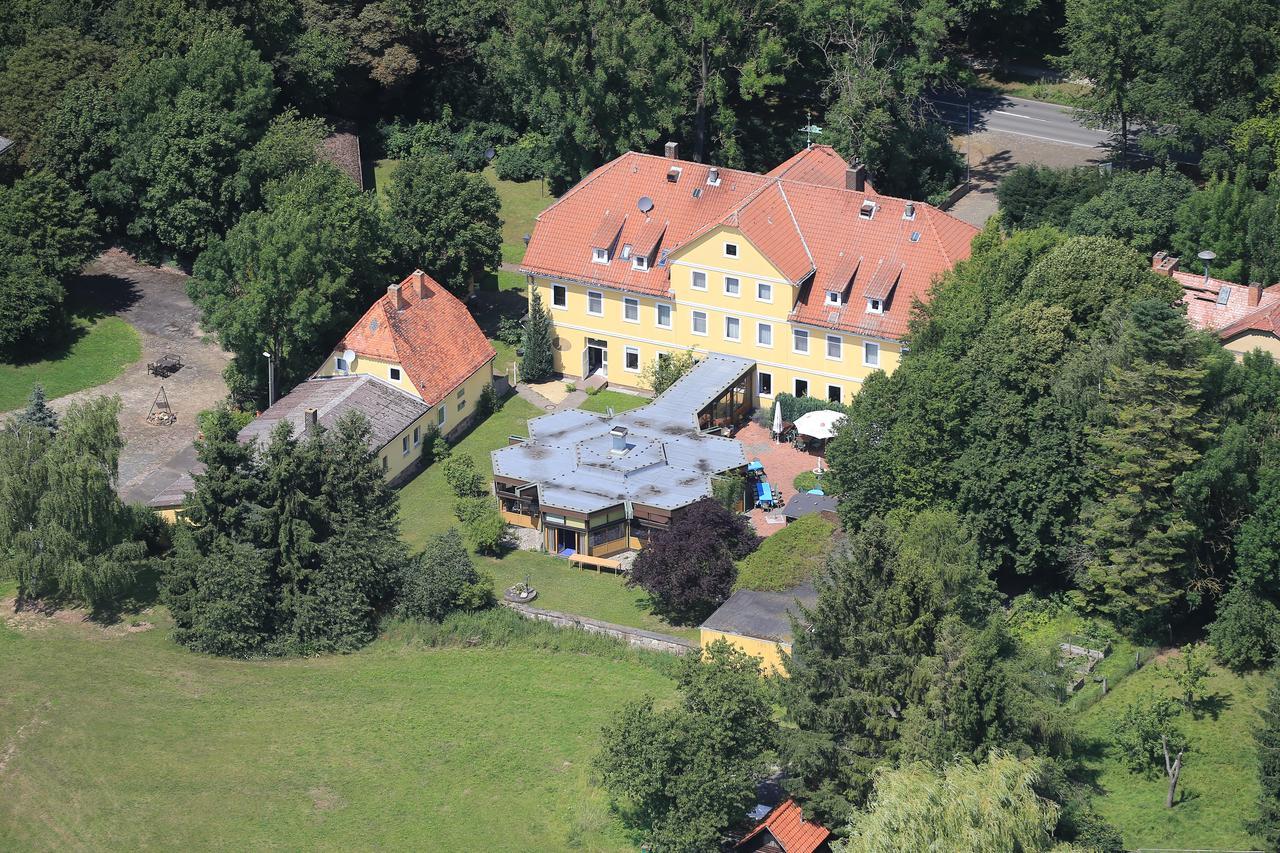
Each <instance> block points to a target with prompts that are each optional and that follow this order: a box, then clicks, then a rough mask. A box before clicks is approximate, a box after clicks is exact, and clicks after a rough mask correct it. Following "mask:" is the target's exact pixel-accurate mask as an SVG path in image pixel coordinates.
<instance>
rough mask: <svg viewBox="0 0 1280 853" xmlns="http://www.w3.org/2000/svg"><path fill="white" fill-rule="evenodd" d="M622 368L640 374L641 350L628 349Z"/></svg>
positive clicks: (625, 352) (623, 358)
mask: <svg viewBox="0 0 1280 853" xmlns="http://www.w3.org/2000/svg"><path fill="white" fill-rule="evenodd" d="M622 366H623V367H624V368H626V369H627V370H629V371H631V372H632V373H639V372H640V350H639V349H637V348H636V347H627V348H626V350H625V351H624V353H623V357H622Z"/></svg>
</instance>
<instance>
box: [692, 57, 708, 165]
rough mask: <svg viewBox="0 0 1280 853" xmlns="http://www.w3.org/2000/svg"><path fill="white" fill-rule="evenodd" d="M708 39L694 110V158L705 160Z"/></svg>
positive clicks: (699, 75)
mask: <svg viewBox="0 0 1280 853" xmlns="http://www.w3.org/2000/svg"><path fill="white" fill-rule="evenodd" d="M708 76H709V72H708V70H707V40H706V39H703V40H702V56H701V65H700V66H699V68H698V100H697V101H696V102H695V104H694V110H693V159H694V160H696V161H698V162H699V163H701V162H703V160H704V159H705V158H706V155H707V77H708Z"/></svg>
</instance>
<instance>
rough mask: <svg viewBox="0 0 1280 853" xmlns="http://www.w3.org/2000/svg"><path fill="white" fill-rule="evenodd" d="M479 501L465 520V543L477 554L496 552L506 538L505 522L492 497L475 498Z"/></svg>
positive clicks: (499, 549)
mask: <svg viewBox="0 0 1280 853" xmlns="http://www.w3.org/2000/svg"><path fill="white" fill-rule="evenodd" d="M475 500H478V501H479V502H480V503H479V505H478V506H477V507H475V508H474V509H473V511H472V514H471V516H470V517H469V518H468V519H467V521H466V530H467V544H468V545H470V546H471V550H473V551H475V552H476V553H477V554H497V553H498V552H500V551H501V550H502V543H503V542H504V541H505V540H506V538H507V523H506V522H505V521H503V519H502V513H501V512H499V511H498V503H497V501H495V500H493V499H492V498H477V499H475Z"/></svg>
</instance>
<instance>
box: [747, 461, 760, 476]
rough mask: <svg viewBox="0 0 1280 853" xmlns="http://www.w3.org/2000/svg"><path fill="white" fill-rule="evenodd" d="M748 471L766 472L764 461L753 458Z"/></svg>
mask: <svg viewBox="0 0 1280 853" xmlns="http://www.w3.org/2000/svg"><path fill="white" fill-rule="evenodd" d="M747 473H748V474H763V473H764V463H763V462H761V461H760V460H759V459H753V460H752V461H751V464H750V465H748V466H747Z"/></svg>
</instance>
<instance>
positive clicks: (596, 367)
mask: <svg viewBox="0 0 1280 853" xmlns="http://www.w3.org/2000/svg"><path fill="white" fill-rule="evenodd" d="M586 357H587V365H586V370H585V371H583V374H582V375H583V377H584V378H585V377H587V376H590V375H591V374H593V373H597V372H599V373H600V374H601V375H603V376H608V375H609V342H608V341H600V340H596V339H595V338H587V356H586Z"/></svg>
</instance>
